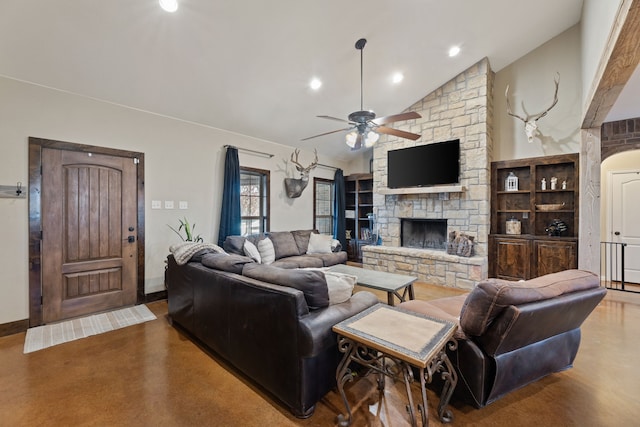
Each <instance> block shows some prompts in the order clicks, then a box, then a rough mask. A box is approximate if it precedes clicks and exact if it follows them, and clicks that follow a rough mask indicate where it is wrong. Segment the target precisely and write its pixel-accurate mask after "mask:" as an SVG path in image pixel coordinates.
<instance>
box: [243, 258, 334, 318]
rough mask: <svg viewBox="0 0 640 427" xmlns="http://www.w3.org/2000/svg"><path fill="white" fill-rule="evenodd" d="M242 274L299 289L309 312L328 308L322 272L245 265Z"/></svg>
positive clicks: (327, 297)
mask: <svg viewBox="0 0 640 427" xmlns="http://www.w3.org/2000/svg"><path fill="white" fill-rule="evenodd" d="M242 274H243V275H244V276H247V277H251V278H252V279H257V280H262V281H264V282H268V283H274V284H276V285H282V286H288V287H290V288H295V289H299V290H300V291H302V293H303V294H304V299H305V300H306V302H307V306H308V307H309V309H310V310H315V309H319V308H323V307H327V306H329V290H328V288H327V281H326V279H325V277H324V274H323V273H322V271H314V270H297V269H296V270H287V269H284V268H278V267H274V266H272V265H262V264H245V266H244V268H243V270H242Z"/></svg>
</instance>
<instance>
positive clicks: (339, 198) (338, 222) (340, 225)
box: [333, 169, 347, 251]
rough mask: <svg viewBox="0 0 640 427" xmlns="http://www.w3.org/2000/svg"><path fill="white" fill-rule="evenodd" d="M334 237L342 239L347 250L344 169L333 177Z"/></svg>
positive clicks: (337, 171)
mask: <svg viewBox="0 0 640 427" xmlns="http://www.w3.org/2000/svg"><path fill="white" fill-rule="evenodd" d="M333 191H334V194H333V217H334V219H335V221H334V223H333V237H334V238H335V239H338V240H339V241H340V244H341V245H342V250H345V251H346V250H347V236H346V233H345V229H346V224H345V219H344V210H345V209H346V205H347V202H346V196H345V189H344V176H343V175H342V169H338V170H336V173H335V175H334V177H333Z"/></svg>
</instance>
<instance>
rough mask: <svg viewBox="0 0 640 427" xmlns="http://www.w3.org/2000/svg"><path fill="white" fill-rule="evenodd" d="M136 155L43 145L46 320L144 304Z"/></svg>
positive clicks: (43, 304)
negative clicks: (139, 262) (140, 295)
mask: <svg viewBox="0 0 640 427" xmlns="http://www.w3.org/2000/svg"><path fill="white" fill-rule="evenodd" d="M136 173H137V170H136V164H135V163H134V160H133V159H132V158H127V157H118V156H112V155H106V154H94V153H88V152H79V151H69V150H60V149H53V148H44V149H43V150H42V195H41V198H42V199H41V203H42V311H43V322H44V323H48V322H54V321H57V320H61V319H66V318H70V317H76V316H81V315H85V314H88V313H95V312H99V311H104V310H108V309H112V308H116V307H122V306H126V305H132V304H135V302H136V291H137V244H136V236H137V191H136V188H137V183H136Z"/></svg>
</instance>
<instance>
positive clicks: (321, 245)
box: [307, 234, 333, 254]
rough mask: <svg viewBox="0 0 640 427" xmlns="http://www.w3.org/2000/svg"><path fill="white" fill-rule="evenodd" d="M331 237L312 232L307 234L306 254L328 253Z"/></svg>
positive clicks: (329, 251)
mask: <svg viewBox="0 0 640 427" xmlns="http://www.w3.org/2000/svg"><path fill="white" fill-rule="evenodd" d="M332 241H333V237H331V236H328V235H326V234H312V235H310V236H309V246H308V247H307V253H308V254H330V253H331V252H332V251H331V244H332Z"/></svg>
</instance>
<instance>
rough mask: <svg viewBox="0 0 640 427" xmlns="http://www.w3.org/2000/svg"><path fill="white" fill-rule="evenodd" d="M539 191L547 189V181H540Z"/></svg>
mask: <svg viewBox="0 0 640 427" xmlns="http://www.w3.org/2000/svg"><path fill="white" fill-rule="evenodd" d="M540 189H541V190H546V189H547V180H546V179H544V178H542V181H540Z"/></svg>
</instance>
